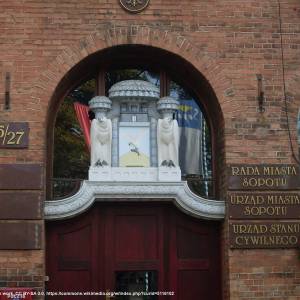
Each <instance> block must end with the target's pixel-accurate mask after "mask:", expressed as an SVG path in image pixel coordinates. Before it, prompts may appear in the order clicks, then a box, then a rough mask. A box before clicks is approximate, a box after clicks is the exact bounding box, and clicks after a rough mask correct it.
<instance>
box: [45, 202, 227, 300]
mask: <svg viewBox="0 0 300 300" xmlns="http://www.w3.org/2000/svg"><path fill="white" fill-rule="evenodd" d="M218 234H219V232H218V224H217V223H215V222H214V223H213V222H205V221H200V220H196V219H194V218H191V217H188V216H186V215H184V214H183V213H181V212H178V210H177V209H176V208H175V207H173V206H172V205H170V204H166V203H106V204H104V203H101V204H97V205H95V206H94V207H93V208H92V209H90V211H89V212H88V213H86V214H84V215H82V216H79V217H77V218H74V219H71V220H66V221H60V222H49V223H47V275H48V276H49V277H50V281H49V282H48V284H47V289H48V291H68V292H70V291H76V292H78V291H85V292H89V291H107V290H110V291H118V290H119V291H121V290H123V291H129V292H132V291H134V290H135V291H142V290H143V289H144V290H147V291H174V292H175V295H174V296H172V297H168V299H172V300H190V299H193V300H194V299H197V300H201V299H203V300H204V299H205V300H207V299H209V300H219V299H221V289H220V286H221V285H220V264H219V253H218V251H219V242H218ZM48 298H49V299H50V298H51V299H62V297H48ZM90 298H91V299H95V297H87V296H82V297H80V296H73V297H72V296H64V297H63V299H67V300H69V299H77V300H81V299H90ZM164 298H165V297H163V296H159V297H152V298H147V299H151V300H154V299H157V300H162V299H164ZM97 299H105V298H104V297H101V296H97ZM117 299H122V300H125V299H129V300H130V299H142V298H130V297H128V298H126V297H123V298H122V297H118V298H117ZM143 299H146V298H143Z"/></svg>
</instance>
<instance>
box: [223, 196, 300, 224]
mask: <svg viewBox="0 0 300 300" xmlns="http://www.w3.org/2000/svg"><path fill="white" fill-rule="evenodd" d="M227 200H228V205H229V218H230V219H298V218H299V217H300V192H284V193H283V192H281V193H245V192H244V193H242V192H230V193H228V197H227Z"/></svg>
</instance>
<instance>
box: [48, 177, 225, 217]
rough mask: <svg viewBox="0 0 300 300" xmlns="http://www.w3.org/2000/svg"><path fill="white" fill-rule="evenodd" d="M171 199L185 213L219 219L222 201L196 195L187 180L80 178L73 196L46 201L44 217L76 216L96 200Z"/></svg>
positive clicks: (222, 212)
mask: <svg viewBox="0 0 300 300" xmlns="http://www.w3.org/2000/svg"><path fill="white" fill-rule="evenodd" d="M143 199H144V200H148V201H162V199H163V200H164V201H172V202H173V203H174V204H175V205H176V206H177V207H178V208H179V209H180V210H182V211H183V212H185V213H186V214H189V215H192V216H194V217H197V218H201V219H208V220H222V219H224V217H225V203H224V201H216V200H208V199H204V198H202V197H199V196H197V195H195V194H194V193H193V192H192V191H191V190H190V189H189V187H188V185H187V182H185V181H181V182H165V183H162V182H147V183H146V182H144V183H143V182H126V183H125V182H96V181H87V180H85V181H83V183H82V185H81V188H80V190H79V191H78V192H77V193H76V194H75V195H73V196H70V197H68V198H65V199H61V200H56V201H45V207H44V213H45V219H47V220H59V219H66V218H71V217H74V216H77V215H79V214H81V213H83V212H84V211H86V210H88V208H89V207H91V206H92V205H93V203H94V202H96V201H116V202H117V201H121V202H122V201H129V200H130V201H143Z"/></svg>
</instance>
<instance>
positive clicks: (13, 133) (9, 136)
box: [0, 122, 29, 148]
mask: <svg viewBox="0 0 300 300" xmlns="http://www.w3.org/2000/svg"><path fill="white" fill-rule="evenodd" d="M28 135H29V127H28V123H25V122H13V123H0V148H27V147H28Z"/></svg>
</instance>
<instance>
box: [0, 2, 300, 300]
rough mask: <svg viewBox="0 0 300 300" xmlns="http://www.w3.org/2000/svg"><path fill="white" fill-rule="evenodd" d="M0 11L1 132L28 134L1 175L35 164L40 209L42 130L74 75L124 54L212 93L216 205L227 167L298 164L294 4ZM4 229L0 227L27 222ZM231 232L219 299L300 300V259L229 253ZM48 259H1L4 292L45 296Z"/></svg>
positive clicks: (44, 5)
mask: <svg viewBox="0 0 300 300" xmlns="http://www.w3.org/2000/svg"><path fill="white" fill-rule="evenodd" d="M0 8H1V9H0V111H1V113H0V116H1V121H7V122H12V121H24V122H29V126H30V136H29V138H30V142H29V148H28V149H23V150H17V149H16V150H9V149H6V150H5V149H1V150H0V163H1V164H15V163H18V164H41V165H42V169H43V171H42V173H41V174H40V176H41V180H42V181H43V186H42V189H40V190H39V192H40V193H41V195H42V197H41V198H42V200H43V199H45V196H44V195H45V189H46V178H45V177H46V172H49V170H47V168H46V167H47V149H48V148H49V145H47V129H48V134H49V132H51V130H50V129H51V126H53V123H54V116H53V111H55V109H56V108H57V107H58V105H59V101H60V100H61V99H62V98H63V96H64V95H65V93H66V92H67V91H68V89H69V88H70V85H71V81H72V76H73V75H72V74H74V72H76V68H75V67H76V66H78V64H79V63H80V62H82V61H84V60H85V59H86V58H87V57H89V55H92V54H94V53H96V52H98V51H101V50H103V49H107V48H109V47H113V46H117V45H123V44H132V45H134V44H139V45H145V46H152V47H156V48H160V49H163V50H166V51H169V52H170V53H172V54H175V55H177V56H179V57H180V58H181V59H183V60H186V61H188V62H189V63H190V64H191V65H193V67H194V68H195V69H196V70H197V71H198V72H200V73H201V74H202V75H203V76H204V77H205V78H206V80H207V81H208V83H209V84H210V86H211V87H212V89H213V91H214V93H215V95H216V99H217V102H216V103H213V105H214V107H215V109H216V111H217V114H219V116H218V119H219V123H218V126H220V127H219V128H214V130H215V132H216V133H217V135H218V140H219V143H220V145H223V148H222V149H220V150H219V151H220V153H222V154H223V155H221V156H220V159H219V160H220V161H219V162H218V165H219V166H220V167H219V170H220V175H219V180H220V196H221V198H223V199H224V198H225V197H226V180H225V179H226V178H225V166H226V164H229V163H256V164H259V163H295V161H294V159H293V157H292V151H291V146H290V142H289V135H288V131H287V119H286V114H285V109H286V107H285V101H284V83H285V86H286V96H287V98H286V101H287V110H288V116H289V122H290V124H289V126H290V130H291V138H292V142H293V149H294V151H295V153H296V155H297V154H298V145H297V138H296V118H297V112H298V107H299V106H300V2H299V1H298V0H281V1H275V0H274V1H269V0H262V1H256V0H249V1H243V0H235V1H233V0H228V1H227V0H226V1H221V0H212V1H204V0H200V1H199V0H192V1H177V0H173V1H170V0H169V1H159V0H151V1H150V4H149V6H148V8H147V9H146V10H145V11H143V12H142V13H140V14H137V15H135V14H129V13H127V12H125V11H124V10H123V9H122V8H121V7H120V5H119V3H118V1H117V0H107V1H104V0H82V1H80V2H78V1H70V0H60V1H58V0H53V1H40V0H25V1H16V0H11V1H0ZM280 31H282V34H281V33H280ZM282 58H283V60H282ZM7 73H9V74H10V76H11V87H10V96H11V103H10V106H11V108H10V109H8V110H7V109H5V104H4V103H5V97H4V95H5V76H6V74H7ZM256 74H262V77H263V89H264V92H265V102H264V106H265V112H264V113H259V112H258V105H257V99H256V98H257V78H256ZM72 84H73V85H74V82H73V83H72ZM204 101H205V100H204ZM213 113H214V111H213V110H211V113H210V117H211V118H212V114H213ZM215 127H216V126H215ZM49 128H50V129H49ZM221 174H222V176H221ZM4 189H5V187H4ZM5 192H13V190H7V189H5ZM26 192H32V191H31V190H29V191H26ZM12 197H16V196H12ZM42 200H41V201H42ZM5 219H6V218H5V216H3V220H2V221H1V223H2V222H14V221H16V222H20V221H21V219H22V218H20V216H18V219H17V220H14V219H12V220H10V221H5ZM9 219H11V218H9ZM31 221H32V222H39V223H40V222H43V221H42V218H41V216H40V215H39V216H36V217H35V218H33V219H32V220H29V221H26V222H31ZM22 222H24V221H22ZM0 226H1V224H0ZM227 231H228V224H227V219H226V220H225V222H224V225H223V247H222V252H223V253H222V257H223V262H224V264H223V265H224V268H223V279H224V280H223V281H224V285H223V288H224V293H223V294H224V299H231V300H234V299H244V300H246V299H290V300H294V299H300V289H299V282H300V262H299V260H298V250H294V249H292V250H283V249H275V250H263V249H260V250H229V248H228V242H227V235H228V232H227ZM43 249H44V247H43ZM44 254H45V253H44V251H43V250H39V249H36V250H15V251H7V250H0V287H3V286H23V287H33V288H42V287H43V284H44V283H43V280H44V278H43V276H44V275H45V267H44Z"/></svg>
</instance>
